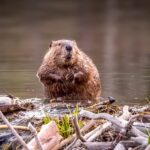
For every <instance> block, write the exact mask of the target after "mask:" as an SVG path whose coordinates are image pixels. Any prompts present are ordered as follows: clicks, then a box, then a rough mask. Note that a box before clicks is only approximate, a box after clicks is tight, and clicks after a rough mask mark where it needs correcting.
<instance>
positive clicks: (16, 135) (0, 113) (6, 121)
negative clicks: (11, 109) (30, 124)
mask: <svg viewBox="0 0 150 150" xmlns="http://www.w3.org/2000/svg"><path fill="white" fill-rule="evenodd" d="M0 117H1V118H2V120H3V121H4V122H5V123H6V124H7V126H8V127H9V128H10V130H11V131H12V133H13V134H14V136H15V137H16V138H17V139H18V141H19V142H20V143H21V144H22V146H23V147H24V148H25V149H26V150H29V148H28V146H27V144H26V143H25V142H24V141H23V139H22V138H21V137H20V136H19V134H18V133H17V132H16V130H15V129H14V128H13V127H12V125H11V124H10V123H9V121H8V120H7V119H6V117H5V116H4V115H3V113H2V112H1V111H0Z"/></svg>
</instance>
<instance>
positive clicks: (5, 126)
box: [0, 125, 29, 131]
mask: <svg viewBox="0 0 150 150" xmlns="http://www.w3.org/2000/svg"><path fill="white" fill-rule="evenodd" d="M12 127H13V128H14V129H18V130H25V131H29V128H28V127H25V126H12ZM8 128H9V127H8V126H7V125H0V129H8Z"/></svg>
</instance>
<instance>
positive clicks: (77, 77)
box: [74, 71, 85, 83]
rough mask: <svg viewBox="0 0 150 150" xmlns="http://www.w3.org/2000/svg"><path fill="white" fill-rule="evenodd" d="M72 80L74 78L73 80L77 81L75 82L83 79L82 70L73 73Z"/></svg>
mask: <svg viewBox="0 0 150 150" xmlns="http://www.w3.org/2000/svg"><path fill="white" fill-rule="evenodd" d="M74 80H75V82H77V83H78V82H82V81H84V80H85V79H84V74H83V72H81V71H79V72H77V73H75V74H74Z"/></svg>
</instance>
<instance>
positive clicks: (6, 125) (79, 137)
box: [0, 96, 150, 150]
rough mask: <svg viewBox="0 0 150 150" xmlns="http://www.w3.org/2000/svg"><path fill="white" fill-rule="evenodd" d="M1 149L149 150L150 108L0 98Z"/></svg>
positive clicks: (111, 101) (110, 101)
mask: <svg viewBox="0 0 150 150" xmlns="http://www.w3.org/2000/svg"><path fill="white" fill-rule="evenodd" d="M0 100H1V101H0V102H1V103H0V110H1V111H0V117H1V120H0V149H2V150H8V149H13V150H15V149H27V150H37V149H40V150H42V149H43V150H57V149H65V150H73V149H74V150H80V149H82V150H84V149H88V150H111V149H115V150H125V149H132V150H133V149H134V150H138V149H140V150H144V149H146V150H149V149H150V105H149V104H147V105H145V106H127V105H126V106H118V105H116V104H115V100H114V99H113V98H112V97H108V98H106V99H103V100H102V101H101V102H99V103H97V104H94V105H91V106H88V105H87V106H85V104H84V107H83V105H82V103H78V104H75V103H65V102H62V103H58V102H57V103H56V102H55V100H51V101H50V103H49V100H42V99H37V98H33V99H25V100H20V99H18V98H13V97H12V96H1V97H0Z"/></svg>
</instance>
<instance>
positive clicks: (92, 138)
mask: <svg viewBox="0 0 150 150" xmlns="http://www.w3.org/2000/svg"><path fill="white" fill-rule="evenodd" d="M110 127H111V123H110V122H106V123H104V124H103V125H102V126H101V128H100V129H99V130H98V131H97V132H95V133H94V134H93V135H91V136H90V137H89V138H88V139H87V141H88V142H92V141H94V140H95V139H96V138H97V137H98V136H99V135H101V134H102V133H103V132H105V131H106V130H108V129H109V128H110Z"/></svg>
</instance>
